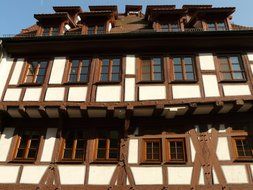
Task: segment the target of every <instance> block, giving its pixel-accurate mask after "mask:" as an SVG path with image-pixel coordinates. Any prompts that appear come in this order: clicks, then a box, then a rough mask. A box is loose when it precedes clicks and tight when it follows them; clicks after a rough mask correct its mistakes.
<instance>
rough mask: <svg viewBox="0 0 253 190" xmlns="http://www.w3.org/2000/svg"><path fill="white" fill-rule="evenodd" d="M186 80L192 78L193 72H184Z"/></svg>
mask: <svg viewBox="0 0 253 190" xmlns="http://www.w3.org/2000/svg"><path fill="white" fill-rule="evenodd" d="M186 78H187V80H194V74H193V73H186Z"/></svg>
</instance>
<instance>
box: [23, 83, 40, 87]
mask: <svg viewBox="0 0 253 190" xmlns="http://www.w3.org/2000/svg"><path fill="white" fill-rule="evenodd" d="M42 85H43V83H42V84H38V83H22V84H19V85H18V86H21V87H26V86H42Z"/></svg>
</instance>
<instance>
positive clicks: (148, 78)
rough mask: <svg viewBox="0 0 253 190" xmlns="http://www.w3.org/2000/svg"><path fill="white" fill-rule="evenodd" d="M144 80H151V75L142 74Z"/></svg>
mask: <svg viewBox="0 0 253 190" xmlns="http://www.w3.org/2000/svg"><path fill="white" fill-rule="evenodd" d="M142 80H145V81H149V80H151V78H150V74H142Z"/></svg>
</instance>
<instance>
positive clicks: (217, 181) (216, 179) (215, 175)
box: [212, 168, 219, 184]
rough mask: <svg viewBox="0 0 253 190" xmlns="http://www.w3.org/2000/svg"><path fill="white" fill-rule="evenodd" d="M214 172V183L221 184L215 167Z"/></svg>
mask: <svg viewBox="0 0 253 190" xmlns="http://www.w3.org/2000/svg"><path fill="white" fill-rule="evenodd" d="M212 173H213V183H214V184H219V180H218V177H217V174H216V172H215V170H214V168H213V169H212Z"/></svg>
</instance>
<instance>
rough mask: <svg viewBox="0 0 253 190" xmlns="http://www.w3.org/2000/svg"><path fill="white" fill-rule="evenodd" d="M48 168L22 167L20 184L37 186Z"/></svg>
mask: <svg viewBox="0 0 253 190" xmlns="http://www.w3.org/2000/svg"><path fill="white" fill-rule="evenodd" d="M47 167H48V166H24V167H23V171H22V175H21V179H20V183H26V184H38V183H39V182H40V180H41V178H42V177H43V175H44V174H45V172H46V169H47Z"/></svg>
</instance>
